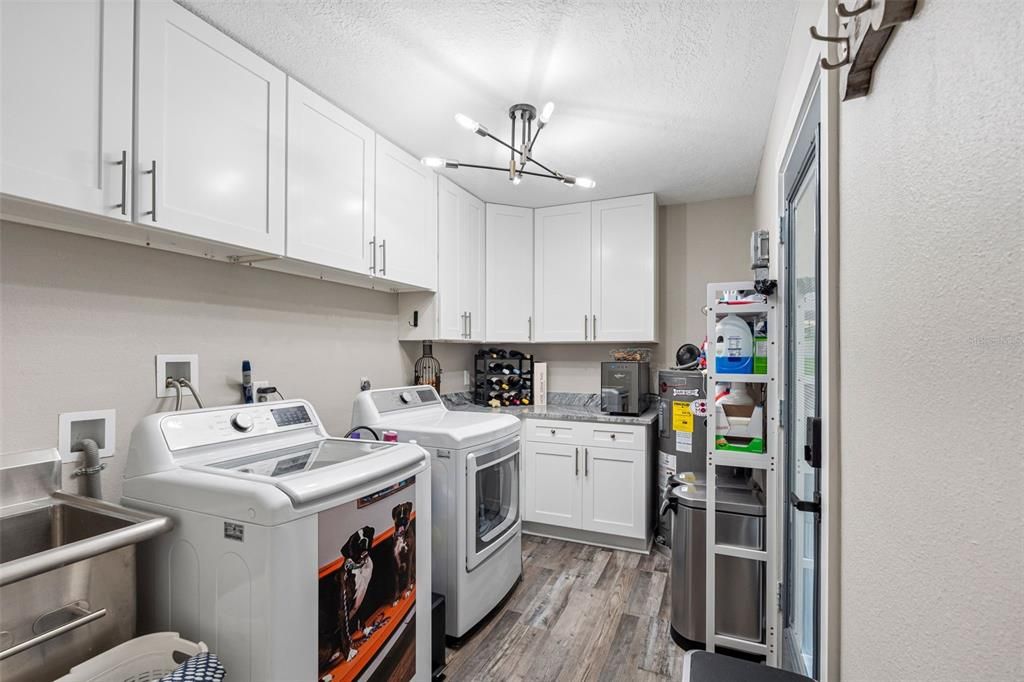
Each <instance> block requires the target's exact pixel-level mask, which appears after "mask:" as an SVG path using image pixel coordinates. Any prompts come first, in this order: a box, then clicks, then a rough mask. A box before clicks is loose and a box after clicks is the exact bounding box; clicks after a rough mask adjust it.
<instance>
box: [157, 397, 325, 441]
mask: <svg viewBox="0 0 1024 682" xmlns="http://www.w3.org/2000/svg"><path fill="white" fill-rule="evenodd" d="M317 426H319V421H318V420H317V418H316V413H315V412H314V411H313V408H312V406H310V405H309V403H306V402H304V401H288V402H276V403H261V404H258V405H230V406H227V407H225V408H223V409H206V410H201V411H199V410H197V411H195V412H185V413H179V414H169V415H167V416H166V417H164V418H163V419H162V420H161V422H160V430H161V432H162V433H163V436H164V440H165V441H166V442H167V447H168V448H169V449H170V450H172V451H175V450H184V449H187V448H194V447H199V446H202V445H215V444H218V443H227V442H230V441H237V440H242V439H245V438H252V437H255V436H263V435H267V434H273V433H284V432H288V431H295V430H300V429H303V428H308V429H313V428H314V427H317Z"/></svg>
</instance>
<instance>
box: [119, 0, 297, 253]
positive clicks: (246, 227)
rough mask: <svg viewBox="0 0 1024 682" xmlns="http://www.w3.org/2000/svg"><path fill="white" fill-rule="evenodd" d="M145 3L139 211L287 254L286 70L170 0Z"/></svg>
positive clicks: (140, 47) (144, 219) (173, 225)
mask: <svg viewBox="0 0 1024 682" xmlns="http://www.w3.org/2000/svg"><path fill="white" fill-rule="evenodd" d="M138 9H139V16H138V36H137V40H138V44H137V51H138V61H137V62H136V71H137V74H136V75H137V83H138V91H137V95H138V117H137V119H136V127H137V131H138V158H137V171H138V172H137V174H136V183H135V189H136V194H135V196H136V208H137V210H138V213H137V218H136V219H137V220H138V222H139V223H140V224H142V225H155V226H157V227H161V228H165V229H168V230H172V231H175V232H180V233H183V234H188V235H192V236H195V237H202V238H205V239H211V240H214V241H218V242H222V243H225V244H230V245H233V246H238V247H240V248H241V249H245V250H246V251H248V250H255V251H262V252H267V253H273V254H283V253H284V241H285V237H284V227H285V184H284V176H285V159H284V152H285V89H286V85H285V75H284V73H282V72H281V71H279V70H278V69H276V68H274V67H273V66H271V65H270V64H268V63H267V62H265V61H264V60H263V59H260V58H259V57H257V56H256V55H255V54H253V53H252V52H250V51H249V50H247V49H245V48H244V47H242V46H241V45H239V44H238V43H236V42H235V41H233V40H231V39H230V38H228V37H227V36H226V35H224V34H223V33H221V32H220V31H218V30H217V29H215V28H213V27H212V26H210V25H209V24H207V23H205V22H204V21H202V20H201V19H199V18H198V17H196V16H195V15H193V14H191V13H190V12H188V11H186V10H185V9H183V8H182V7H180V6H179V5H176V4H174V3H173V2H170V0H154V1H152V2H149V1H147V2H140V3H139V4H138ZM243 253H244V251H243Z"/></svg>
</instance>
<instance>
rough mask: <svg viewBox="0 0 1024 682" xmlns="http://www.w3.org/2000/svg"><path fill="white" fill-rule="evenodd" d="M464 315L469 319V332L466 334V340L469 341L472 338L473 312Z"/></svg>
mask: <svg viewBox="0 0 1024 682" xmlns="http://www.w3.org/2000/svg"><path fill="white" fill-rule="evenodd" d="M466 315H467V316H468V317H469V331H468V332H467V333H466V338H467V339H471V338H473V311H470V312H468V313H466Z"/></svg>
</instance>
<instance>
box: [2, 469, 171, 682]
mask: <svg viewBox="0 0 1024 682" xmlns="http://www.w3.org/2000/svg"><path fill="white" fill-rule="evenodd" d="M59 484H60V457H59V456H58V455H57V453H56V451H53V450H48V451H39V452H33V453H18V454H14V455H3V456H2V457H0V499H2V500H3V503H4V506H3V507H0V603H2V604H3V609H2V610H0V679H2V680H4V682H18V681H20V680H41V679H54V678H57V677H60V676H61V675H63V674H65V673H66V672H67V671H68V670H69V669H70V668H71V667H72V666H74V665H77V664H78V663H81V662H82V661H84V660H86V659H88V658H90V657H92V656H94V655H96V654H98V653H100V652H101V651H105V650H106V649H109V648H111V647H113V646H116V645H118V644H120V643H121V642H124V641H127V640H128V639H131V638H132V637H133V636H134V635H135V545H136V544H137V543H139V542H143V541H145V540H147V539H149V538H151V537H154V536H156V535H159V534H160V533H164V532H166V531H168V530H170V529H171V527H172V522H171V520H170V519H168V518H166V517H162V516H154V515H152V514H146V513H143V512H139V511H136V510H134V509H128V508H126V507H122V506H120V505H116V504H111V503H109V502H103V501H101V500H94V499H92V498H88V497H81V496H79V495H72V494H69V493H65V492H62V491H60V490H59V489H58V488H59Z"/></svg>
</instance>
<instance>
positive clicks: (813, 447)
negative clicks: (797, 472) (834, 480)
mask: <svg viewBox="0 0 1024 682" xmlns="http://www.w3.org/2000/svg"><path fill="white" fill-rule="evenodd" d="M806 426H807V440H806V441H804V442H805V445H804V461H806V462H807V463H808V464H809V465H811V466H812V467H814V468H815V469H820V468H821V417H808V418H807V425H806Z"/></svg>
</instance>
